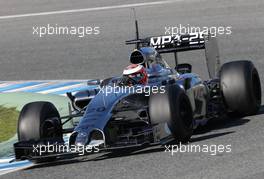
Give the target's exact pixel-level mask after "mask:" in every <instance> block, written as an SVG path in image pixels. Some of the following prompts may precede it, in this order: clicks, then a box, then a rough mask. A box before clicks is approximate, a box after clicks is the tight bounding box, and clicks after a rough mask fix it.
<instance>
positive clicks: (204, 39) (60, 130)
mask: <svg viewBox="0 0 264 179" xmlns="http://www.w3.org/2000/svg"><path fill="white" fill-rule="evenodd" d="M126 44H136V49H135V50H133V51H132V53H131V55H130V59H129V60H130V64H136V65H142V66H143V67H144V68H145V69H146V73H147V78H148V81H147V83H145V84H142V83H139V84H138V83H133V81H132V83H129V89H130V88H131V87H132V88H145V87H146V86H148V87H150V88H149V89H153V87H157V88H156V89H155V90H156V92H153V91H151V92H147V91H146V90H145V91H144V90H143V91H142V92H141V93H138V92H136V91H133V90H129V91H128V90H123V91H122V92H118V93H116V92H114V91H113V90H112V91H111V92H110V90H109V88H110V89H113V88H115V87H124V86H128V84H127V83H126V80H128V79H127V78H125V77H124V75H121V76H116V77H112V78H108V79H105V80H92V81H88V85H90V84H93V85H97V86H96V88H94V89H91V90H86V91H79V92H75V93H68V97H69V99H70V101H71V104H70V106H71V107H70V113H69V115H68V116H63V117H61V116H60V115H59V112H58V110H57V109H56V107H55V106H54V105H53V104H52V103H50V102H46V101H37V102H31V103H28V104H26V105H25V106H24V107H23V109H22V111H21V113H20V116H19V119H18V127H17V134H18V142H17V143H15V144H14V151H15V156H16V159H17V160H23V159H30V160H33V161H42V160H43V159H47V160H48V159H56V158H58V157H61V156H64V155H65V154H66V152H59V153H58V152H51V153H49V152H48V151H45V152H44V153H42V154H41V155H40V154H39V153H38V152H37V151H38V150H34V149H35V148H36V146H38V147H39V148H41V147H40V146H41V145H40V144H42V145H46V144H48V143H49V144H54V145H64V146H66V145H67V146H70V147H69V148H71V147H74V146H94V145H95V144H96V146H97V147H98V150H99V151H115V149H126V148H141V147H147V146H150V145H157V144H159V145H163V144H166V143H168V142H171V141H175V142H182V143H184V142H188V141H189V140H190V138H191V136H192V134H193V131H194V130H195V128H196V127H197V126H199V125H201V124H205V123H206V122H207V121H208V120H211V119H214V118H219V117H221V116H223V115H230V114H232V115H233V116H234V115H237V116H246V115H254V114H256V113H257V112H258V110H259V108H260V104H261V84H260V79H259V74H258V71H257V69H256V67H255V66H254V64H253V63H252V62H251V61H243V60H242V61H241V60H240V61H232V62H228V63H225V64H223V65H222V66H220V62H219V53H218V48H217V42H216V38H214V37H211V36H210V35H206V34H199V33H194V34H184V35H180V34H179V35H176V36H156V37H149V38H143V39H139V38H137V39H135V40H130V41H126ZM190 50H204V52H205V60H206V64H207V68H208V72H209V77H210V78H209V79H207V80H202V79H201V78H200V77H199V75H197V74H195V73H193V72H192V66H191V65H190V64H187V63H182V64H179V63H178V56H177V54H178V52H184V51H190ZM163 53H173V54H174V55H175V63H176V64H175V66H174V67H169V65H168V64H167V63H166V61H165V60H164V59H163V58H162V56H161V55H162V54H163ZM130 82H131V81H130ZM161 87H162V88H161ZM161 89H163V90H161ZM107 90H108V91H107ZM76 118H80V120H77V122H76V120H74V119H76ZM72 121H75V122H72ZM69 122H72V124H73V127H70V128H65V127H64V126H65V124H66V123H69ZM66 135H67V136H68V137H65V136H66ZM77 153H78V152H77ZM67 154H69V153H67ZM69 155H73V154H72V153H70V154H69Z"/></svg>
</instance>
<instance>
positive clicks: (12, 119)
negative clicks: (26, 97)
mask: <svg viewBox="0 0 264 179" xmlns="http://www.w3.org/2000/svg"><path fill="white" fill-rule="evenodd" d="M18 115H19V112H18V111H17V110H16V108H14V107H4V106H0V142H3V141H6V140H8V139H10V138H11V137H13V136H14V135H15V133H16V128H17V119H18Z"/></svg>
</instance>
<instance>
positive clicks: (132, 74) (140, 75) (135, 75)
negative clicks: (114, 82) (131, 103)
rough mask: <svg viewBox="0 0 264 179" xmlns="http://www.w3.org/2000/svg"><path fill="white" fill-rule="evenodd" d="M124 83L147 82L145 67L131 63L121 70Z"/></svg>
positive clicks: (129, 84)
mask: <svg viewBox="0 0 264 179" xmlns="http://www.w3.org/2000/svg"><path fill="white" fill-rule="evenodd" d="M123 79H124V84H125V85H128V86H132V85H136V84H142V85H146V84H147V83H148V75H147V72H146V69H145V68H144V67H143V66H142V65H139V64H131V65H129V66H128V67H126V68H125V69H124V71H123Z"/></svg>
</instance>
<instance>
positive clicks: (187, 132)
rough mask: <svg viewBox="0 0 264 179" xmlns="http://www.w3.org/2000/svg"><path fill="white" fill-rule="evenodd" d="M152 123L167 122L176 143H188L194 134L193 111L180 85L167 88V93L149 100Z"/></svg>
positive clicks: (152, 96) (155, 95)
mask: <svg viewBox="0 0 264 179" xmlns="http://www.w3.org/2000/svg"><path fill="white" fill-rule="evenodd" d="M149 115H150V119H151V123H152V124H155V123H161V122H167V124H168V127H169V129H170V131H171V132H172V134H173V136H174V138H175V140H176V142H182V143H186V142H188V141H189V140H190V138H191V136H192V133H193V123H194V122H193V111H192V107H191V103H190V101H189V98H188V96H187V95H186V94H185V92H184V90H183V89H181V88H180V87H179V86H178V85H170V86H167V87H166V88H165V93H157V94H152V95H151V96H150V99H149Z"/></svg>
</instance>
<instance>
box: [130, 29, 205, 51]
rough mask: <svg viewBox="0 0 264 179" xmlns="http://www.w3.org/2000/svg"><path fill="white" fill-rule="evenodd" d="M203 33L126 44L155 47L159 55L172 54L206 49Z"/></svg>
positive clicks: (132, 41)
mask: <svg viewBox="0 0 264 179" xmlns="http://www.w3.org/2000/svg"><path fill="white" fill-rule="evenodd" d="M205 38H206V36H204V35H203V34H202V33H192V34H183V35H181V34H177V35H175V36H171V35H166V36H155V37H147V38H144V39H138V40H128V41H126V44H138V46H139V47H149V46H151V47H154V48H155V49H156V50H157V51H158V52H159V53H171V52H180V51H187V50H196V49H204V48H205Z"/></svg>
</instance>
